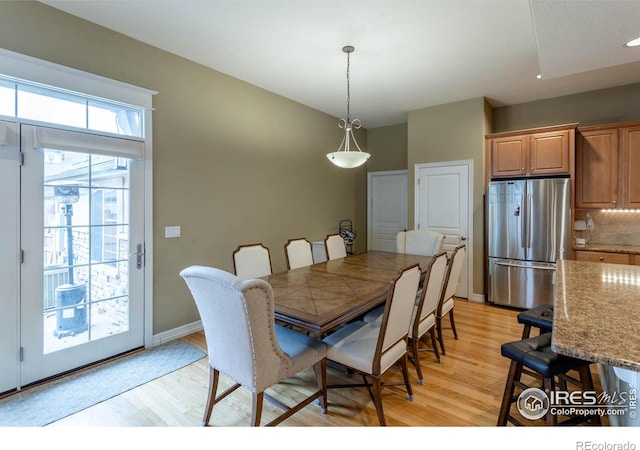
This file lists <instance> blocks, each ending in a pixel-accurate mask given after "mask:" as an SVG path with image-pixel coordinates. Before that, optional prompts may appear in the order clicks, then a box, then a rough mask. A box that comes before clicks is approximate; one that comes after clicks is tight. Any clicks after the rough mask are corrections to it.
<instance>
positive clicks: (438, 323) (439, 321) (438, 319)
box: [436, 317, 447, 355]
mask: <svg viewBox="0 0 640 450" xmlns="http://www.w3.org/2000/svg"><path fill="white" fill-rule="evenodd" d="M436 331H437V334H438V342H439V343H440V353H442V354H443V355H446V354H447V352H446V351H445V350H444V339H443V338H442V317H436Z"/></svg>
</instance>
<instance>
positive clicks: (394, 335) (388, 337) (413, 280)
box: [374, 264, 422, 372]
mask: <svg viewBox="0 0 640 450" xmlns="http://www.w3.org/2000/svg"><path fill="white" fill-rule="evenodd" d="M421 277H422V270H421V269H420V266H419V265H418V264H414V265H412V266H409V267H407V268H405V269H403V270H402V272H401V273H400V275H398V277H396V279H395V280H393V281H391V283H390V286H389V291H388V293H387V301H386V304H385V309H384V313H383V316H382V321H381V323H380V337H379V338H378V346H377V349H376V358H375V359H376V360H375V361H374V371H378V372H380V371H384V370H386V368H387V367H386V366H388V365H390V364H394V363H395V362H396V361H397V360H398V357H399V356H398V355H400V356H401V355H402V353H403V352H406V350H407V336H408V334H409V324H410V323H411V314H412V313H413V307H414V305H415V303H416V296H417V294H418V286H419V285H420V278H421ZM387 353H388V355H389V356H388V357H387V358H385V355H386V354H387Z"/></svg>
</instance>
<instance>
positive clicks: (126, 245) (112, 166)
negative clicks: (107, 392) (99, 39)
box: [20, 125, 144, 386]
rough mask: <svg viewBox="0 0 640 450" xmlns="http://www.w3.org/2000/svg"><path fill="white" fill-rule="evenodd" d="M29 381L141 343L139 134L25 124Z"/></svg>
mask: <svg viewBox="0 0 640 450" xmlns="http://www.w3.org/2000/svg"><path fill="white" fill-rule="evenodd" d="M20 131H21V133H20V137H21V138H20V141H21V151H22V153H23V155H24V165H23V166H22V173H21V188H20V190H21V209H20V214H21V219H20V223H21V225H20V229H21V232H20V235H21V237H20V242H21V248H22V251H23V252H24V260H23V263H22V265H21V277H20V282H21V285H20V288H21V296H20V305H21V314H20V329H21V331H20V341H21V344H20V346H21V349H22V352H21V353H22V362H21V367H20V384H21V385H22V386H24V385H27V384H29V383H32V382H35V381H39V380H42V379H44V378H47V377H50V376H53V375H57V374H59V373H62V372H65V371H68V370H72V369H75V368H77V367H80V366H83V365H86V364H90V363H93V362H96V361H99V360H102V359H105V358H108V357H110V356H114V355H117V354H119V353H122V352H125V351H128V350H131V349H134V348H137V347H140V346H142V345H143V337H144V316H143V311H144V260H143V256H144V255H143V251H144V240H143V239H144V226H143V218H144V178H143V172H144V170H143V161H141V160H137V159H135V158H131V157H123V155H124V156H127V155H130V154H131V153H132V151H129V150H131V149H135V148H137V146H139V145H142V144H141V143H139V142H136V141H132V140H128V139H122V138H116V137H106V136H97V135H92V134H90V133H79V132H71V131H66V130H58V129H50V128H45V127H35V126H30V125H21V129H20Z"/></svg>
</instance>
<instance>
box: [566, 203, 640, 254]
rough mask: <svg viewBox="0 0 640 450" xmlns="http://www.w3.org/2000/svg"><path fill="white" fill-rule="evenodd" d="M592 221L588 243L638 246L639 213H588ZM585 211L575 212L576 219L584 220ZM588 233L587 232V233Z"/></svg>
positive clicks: (639, 231) (639, 235)
mask: <svg viewBox="0 0 640 450" xmlns="http://www.w3.org/2000/svg"><path fill="white" fill-rule="evenodd" d="M589 212H590V213H591V219H592V220H593V230H592V231H591V232H590V234H591V236H588V235H587V238H588V242H590V243H598V244H620V245H640V213H630V212H626V213H623V212H604V211H595V210H594V211H589ZM585 215H586V211H576V219H586V217H585ZM587 233H588V232H587Z"/></svg>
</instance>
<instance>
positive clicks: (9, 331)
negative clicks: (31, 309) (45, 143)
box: [0, 121, 20, 393]
mask: <svg viewBox="0 0 640 450" xmlns="http://www.w3.org/2000/svg"><path fill="white" fill-rule="evenodd" d="M17 129H18V126H17V125H16V124H14V123H8V122H2V121H0V192H2V213H0V289H2V293H0V308H2V313H1V314H0V393H2V392H6V391H10V390H13V389H15V388H17V387H18V376H19V371H18V370H19V345H18V313H19V303H18V290H19V270H20V257H19V252H20V245H19V241H20V234H19V219H18V218H19V216H20V214H19V211H20V201H19V199H20V190H19V189H20V188H19V185H20V181H19V177H20V165H19V159H18V156H19V147H18V132H17Z"/></svg>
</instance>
